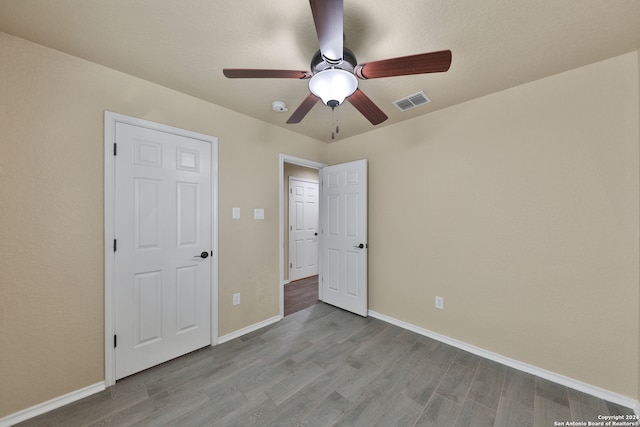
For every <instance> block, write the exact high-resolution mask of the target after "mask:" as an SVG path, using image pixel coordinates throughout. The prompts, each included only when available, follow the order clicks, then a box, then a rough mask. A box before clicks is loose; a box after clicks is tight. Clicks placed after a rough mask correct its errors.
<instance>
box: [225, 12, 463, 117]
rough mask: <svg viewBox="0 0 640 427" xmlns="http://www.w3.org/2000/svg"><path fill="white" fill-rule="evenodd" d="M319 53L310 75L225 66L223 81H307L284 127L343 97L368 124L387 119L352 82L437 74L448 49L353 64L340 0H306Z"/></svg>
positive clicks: (444, 63)
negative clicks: (345, 41)
mask: <svg viewBox="0 0 640 427" xmlns="http://www.w3.org/2000/svg"><path fill="white" fill-rule="evenodd" d="M309 4H310V5H311V13H312V14H313V21H314V23H315V26H316V33H317V35H318V41H319V43H320V50H319V51H318V52H316V54H315V55H314V56H313V58H312V59H311V71H310V72H309V71H295V70H265V69H246V68H225V69H223V70H222V72H223V74H224V75H225V76H226V77H228V78H236V79H238V78H240V79H242V78H283V79H301V80H306V79H309V90H310V91H311V93H310V94H309V95H308V96H307V97H306V98H305V100H304V101H302V104H300V106H299V107H298V108H297V109H296V111H294V112H293V114H292V115H291V117H289V120H287V123H288V124H292V123H300V122H301V121H302V119H303V118H304V117H305V116H306V115H307V113H308V112H309V111H310V110H311V108H313V106H314V105H315V104H316V102H317V101H318V99H322V102H323V103H324V104H326V105H327V106H329V107H331V108H335V107H337V106H338V105H340V104H342V103H343V102H344V100H345V99H346V100H347V101H349V103H351V105H353V106H354V107H355V108H356V109H357V110H358V111H360V113H361V114H362V115H363V116H364V117H366V118H367V119H368V120H369V121H370V122H371V124H373V125H377V124H380V123H382V122H384V121H385V120H387V118H388V117H387V115H386V114H385V113H384V112H383V111H382V110H381V109H380V108H378V106H377V105H376V104H375V103H374V102H373V101H372V100H371V99H369V97H368V96H367V95H365V94H364V92H362V91H361V90H360V89H358V79H362V80H366V79H377V78H381V77H393V76H406V75H410V74H426V73H440V72H444V71H447V70H448V69H449V66H450V65H451V51H450V50H442V51H438V52H430V53H421V54H417V55H410V56H403V57H399V58H391V59H384V60H381V61H374V62H368V63H364V64H358V63H357V61H356V57H355V55H354V54H353V52H351V51H350V50H349V49H347V48H345V47H344V46H343V37H344V33H343V31H344V30H343V0H309Z"/></svg>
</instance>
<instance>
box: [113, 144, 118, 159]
mask: <svg viewBox="0 0 640 427" xmlns="http://www.w3.org/2000/svg"><path fill="white" fill-rule="evenodd" d="M113 155H114V156H117V155H118V144H116V143H115V142H114V143H113Z"/></svg>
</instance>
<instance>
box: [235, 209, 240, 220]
mask: <svg viewBox="0 0 640 427" xmlns="http://www.w3.org/2000/svg"><path fill="white" fill-rule="evenodd" d="M233 219H240V208H233Z"/></svg>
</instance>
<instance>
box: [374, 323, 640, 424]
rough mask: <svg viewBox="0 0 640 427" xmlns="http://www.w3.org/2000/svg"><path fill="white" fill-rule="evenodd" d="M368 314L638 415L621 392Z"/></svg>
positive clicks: (635, 404) (639, 408)
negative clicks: (631, 410)
mask: <svg viewBox="0 0 640 427" xmlns="http://www.w3.org/2000/svg"><path fill="white" fill-rule="evenodd" d="M368 314H369V316H371V317H374V318H376V319H379V320H382V321H384V322H387V323H390V324H392V325H395V326H399V327H401V328H403V329H407V330H409V331H411V332H415V333H417V334H420V335H424V336H425V337H429V338H433V339H434V340H436V341H440V342H443V343H445V344H449V345H451V346H453V347H457V348H459V349H462V350H465V351H468V352H469V353H473V354H476V355H478V356H480V357H484V358H485V359H489V360H493V361H494V362H498V363H501V364H503V365H506V366H510V367H512V368H514V369H517V370H519V371H523V372H527V373H529V374H532V375H535V376H538V377H540V378H544V379H546V380H549V381H553V382H555V383H557V384H562V385H564V386H566V387H569V388H572V389H575V390H578V391H581V392H583V393H587V394H590V395H592V396H595V397H598V398H600V399H604V400H607V401H609V402H613V403H617V404H618V405H622V406H624V407H627V408H631V409H633V410H634V412H635V413H636V415H639V416H640V402H638V401H637V400H635V399H633V398H631V397H627V396H623V395H621V394H618V393H614V392H612V391H609V390H605V389H603V388H600V387H596V386H594V385H591V384H587V383H584V382H582V381H578V380H576V379H573V378H569V377H566V376H564V375H561V374H557V373H555V372H551V371H547V370H546V369H542V368H539V367H537V366H533V365H529V364H528V363H524V362H520V361H518V360H515V359H511V358H509V357H506V356H503V355H501V354H498V353H493V352H491V351H488V350H485V349H483V348H480V347H476V346H474V345H471V344H467V343H465V342H463V341H458V340H456V339H454V338H450V337H447V336H446V335H442V334H439V333H437V332H433V331H430V330H428V329H424V328H421V327H419V326H415V325H412V324H410V323H407V322H404V321H402V320H398V319H394V318H393V317H389V316H385V315H384V314H380V313H377V312H375V311H373V310H369V312H368Z"/></svg>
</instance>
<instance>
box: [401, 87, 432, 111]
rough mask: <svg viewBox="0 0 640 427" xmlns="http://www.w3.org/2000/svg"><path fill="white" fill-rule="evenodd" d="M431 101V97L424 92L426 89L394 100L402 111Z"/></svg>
mask: <svg viewBox="0 0 640 427" xmlns="http://www.w3.org/2000/svg"><path fill="white" fill-rule="evenodd" d="M430 102H431V100H430V99H429V97H428V96H427V94H426V93H424V91H420V92H418V93H414V94H413V95H409V96H405V97H404V98H402V99H398V100H397V101H393V105H395V106H396V107H398V109H399V110H400V111H407V110H410V109H412V108H415V107H418V106H420V105H425V104H428V103H430Z"/></svg>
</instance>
